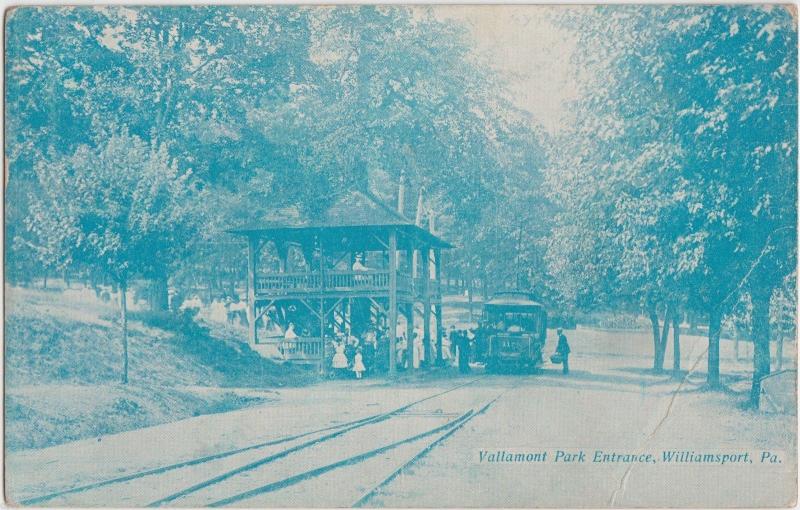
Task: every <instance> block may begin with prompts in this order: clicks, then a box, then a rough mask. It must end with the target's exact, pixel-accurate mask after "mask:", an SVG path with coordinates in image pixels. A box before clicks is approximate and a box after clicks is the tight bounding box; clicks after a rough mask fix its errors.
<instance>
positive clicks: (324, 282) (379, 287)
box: [255, 270, 441, 302]
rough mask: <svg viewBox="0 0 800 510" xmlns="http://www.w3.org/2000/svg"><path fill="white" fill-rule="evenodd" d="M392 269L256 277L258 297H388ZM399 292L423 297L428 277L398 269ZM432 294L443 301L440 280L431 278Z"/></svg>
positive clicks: (405, 296)
mask: <svg viewBox="0 0 800 510" xmlns="http://www.w3.org/2000/svg"><path fill="white" fill-rule="evenodd" d="M390 279H391V275H390V271H389V270H368V271H324V272H322V273H320V272H319V271H314V272H296V273H273V274H264V275H258V276H256V278H255V295H256V299H259V300H269V299H291V298H307V297H385V296H388V295H389V291H390ZM397 294H398V298H399V299H401V300H412V299H418V300H419V299H422V298H424V296H425V280H424V279H423V278H412V277H411V276H410V275H408V274H404V273H403V272H401V271H398V272H397ZM428 294H429V296H430V299H431V300H432V301H433V302H438V301H440V300H441V289H440V285H439V281H437V280H435V279H429V280H428Z"/></svg>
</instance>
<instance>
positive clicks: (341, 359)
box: [331, 342, 347, 374]
mask: <svg viewBox="0 0 800 510" xmlns="http://www.w3.org/2000/svg"><path fill="white" fill-rule="evenodd" d="M333 348H334V351H335V352H334V354H333V361H332V362H331V367H332V368H333V369H334V370H335V371H336V373H337V374H341V373H342V371H343V370H346V369H347V356H345V355H344V342H334V344H333Z"/></svg>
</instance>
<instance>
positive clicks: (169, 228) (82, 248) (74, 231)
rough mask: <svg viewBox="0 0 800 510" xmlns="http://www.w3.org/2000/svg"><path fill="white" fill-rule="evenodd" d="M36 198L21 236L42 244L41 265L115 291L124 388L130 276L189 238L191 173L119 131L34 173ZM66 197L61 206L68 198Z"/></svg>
mask: <svg viewBox="0 0 800 510" xmlns="http://www.w3.org/2000/svg"><path fill="white" fill-rule="evenodd" d="M35 171H36V176H37V178H38V182H39V185H40V187H41V190H42V192H41V193H36V194H34V195H32V196H31V201H32V205H31V216H30V217H28V218H27V219H26V225H27V227H28V229H29V230H30V231H31V232H33V233H34V234H35V235H36V238H37V239H41V240H42V241H43V244H42V249H41V250H40V251H38V253H39V256H40V257H41V259H42V261H43V262H44V263H56V264H61V265H63V264H69V263H75V262H77V263H80V264H85V265H88V266H92V267H95V268H97V269H98V270H101V271H103V272H105V273H106V274H107V275H108V276H109V277H110V278H112V279H113V281H114V282H115V283H116V284H117V286H118V288H119V295H120V298H119V306H120V314H121V316H120V319H121V325H122V351H123V355H122V356H123V367H122V382H123V383H127V382H128V314H127V296H126V292H127V290H128V285H129V283H130V281H131V279H132V278H133V277H134V276H140V275H144V274H148V272H150V271H152V268H153V267H155V266H158V265H160V264H164V263H165V261H167V260H169V259H171V258H174V257H176V256H178V254H179V253H180V252H181V250H182V247H183V246H185V244H186V241H187V239H189V238H191V236H193V235H194V232H195V231H196V228H197V226H196V224H195V221H196V215H195V214H192V208H193V201H195V200H198V199H200V198H201V197H199V196H197V192H196V190H194V188H193V179H192V172H191V170H181V169H179V167H178V165H177V163H176V161H175V160H174V159H173V158H170V156H169V154H168V152H167V150H166V146H164V145H161V146H151V145H149V144H147V143H146V142H144V141H143V140H142V139H141V138H139V137H138V136H135V135H131V134H129V133H128V132H127V130H125V129H122V130H121V131H119V132H118V133H114V134H110V136H109V137H108V139H106V140H102V141H98V144H97V146H95V147H90V146H87V145H83V146H80V147H78V149H77V150H76V151H75V153H74V154H72V155H71V156H67V157H57V158H54V159H53V160H52V161H42V162H39V163H38V164H37V165H36V166H35ZM67 197H68V199H67Z"/></svg>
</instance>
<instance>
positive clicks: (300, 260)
mask: <svg viewBox="0 0 800 510" xmlns="http://www.w3.org/2000/svg"><path fill="white" fill-rule="evenodd" d="M231 233H234V234H236V235H241V236H244V237H246V238H247V246H248V250H247V307H248V328H249V331H248V340H249V342H250V343H251V344H252V345H254V346H257V345H261V344H264V343H270V342H272V343H274V344H280V347H281V351H282V352H283V355H284V356H285V357H286V358H287V359H292V360H297V361H304V362H311V363H319V366H320V368H321V369H323V370H324V367H325V366H326V364H327V361H328V360H327V358H328V356H327V355H326V348H325V346H326V343H327V340H330V337H331V336H333V335H337V334H344V333H346V332H350V333H352V334H354V335H356V336H359V335H361V334H362V333H363V332H364V331H366V330H367V329H370V328H375V329H378V328H381V329H383V330H384V331H387V332H388V335H387V336H388V343H389V344H388V350H389V353H388V354H389V366H388V370H389V374H390V375H393V374H394V373H395V370H396V360H395V357H396V344H395V342H396V338H397V334H396V332H397V328H398V318H399V316H402V317H403V318H404V319H405V322H406V325H407V331H408V335H407V336H408V346H409V352H412V351H411V349H412V335H411V334H410V332H411V331H413V329H414V324H415V316H417V317H419V318H420V319H421V321H422V337H423V340H422V341H423V348H424V359H425V360H426V362H428V363H429V362H430V361H431V319H434V320H435V335H436V344H437V346H439V348H437V349H436V358H437V362H441V356H442V354H441V352H442V349H441V345H442V333H443V332H442V300H441V289H440V280H441V250H442V249H446V248H450V247H451V245H450V244H448V243H447V242H446V241H444V240H442V239H441V238H439V237H437V236H436V235H434V234H433V233H431V232H430V231H428V230H426V229H425V228H422V227H421V226H418V225H417V224H415V223H414V222H413V221H411V220H409V219H408V218H406V217H405V216H403V215H402V214H401V213H399V212H397V211H395V210H394V209H392V208H390V207H388V206H387V205H385V204H384V203H382V202H381V201H380V199H378V198H376V197H375V196H374V195H372V194H371V193H369V192H366V191H356V190H351V191H348V192H345V193H342V194H341V195H338V196H336V197H334V198H333V199H332V200H331V201H330V204H329V205H328V206H327V207H326V208H325V209H324V210H323V211H322V212H321V213H319V214H318V215H316V216H315V217H314V218H310V217H307V215H304V214H302V213H301V212H300V211H299V210H298V209H297V208H296V207H287V208H282V209H279V210H276V211H274V212H271V213H270V214H269V215H268V216H267V217H266V218H263V219H262V221H260V222H259V223H257V224H255V225H251V226H246V227H242V228H237V229H235V230H231ZM415 253H416V255H415ZM418 260H419V262H420V263H419V264H417V263H416V262H417V261H418ZM290 321H292V322H293V324H295V326H296V327H297V331H296V333H297V335H298V338H296V339H291V340H289V339H285V338H274V337H273V340H271V341H270V340H267V341H266V342H265V341H264V340H262V339H260V338H259V337H260V335H261V333H262V332H261V331H260V329H261V328H262V327H264V324H265V323H272V322H277V323H278V324H279V326H280V329H285V327H286V326H287V325H288V322H290ZM281 322H283V324H281Z"/></svg>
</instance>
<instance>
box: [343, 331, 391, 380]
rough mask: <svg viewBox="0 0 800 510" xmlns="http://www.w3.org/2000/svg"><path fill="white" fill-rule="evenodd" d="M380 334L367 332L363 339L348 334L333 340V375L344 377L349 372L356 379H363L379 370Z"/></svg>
mask: <svg viewBox="0 0 800 510" xmlns="http://www.w3.org/2000/svg"><path fill="white" fill-rule="evenodd" d="M378 336H379V332H378V331H376V330H374V329H370V330H367V331H366V332H365V333H364V335H363V339H359V338H358V337H357V336H355V335H353V334H351V333H349V332H348V333H347V334H346V335H344V336H342V337H338V338H334V339H333V340H332V348H333V358H332V359H331V368H332V369H333V373H334V374H335V375H338V376H344V375H345V374H346V373H347V372H348V371H351V372H353V374H355V377H356V379H361V378H362V377H363V376H364V374H365V373H370V372H375V371H378V370H379V365H380V364H379V363H378V361H379V357H381V354H382V351H384V350H385V349H381V348H380V347H379V342H378Z"/></svg>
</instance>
